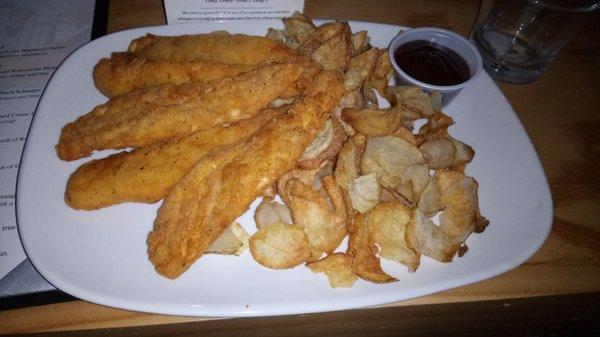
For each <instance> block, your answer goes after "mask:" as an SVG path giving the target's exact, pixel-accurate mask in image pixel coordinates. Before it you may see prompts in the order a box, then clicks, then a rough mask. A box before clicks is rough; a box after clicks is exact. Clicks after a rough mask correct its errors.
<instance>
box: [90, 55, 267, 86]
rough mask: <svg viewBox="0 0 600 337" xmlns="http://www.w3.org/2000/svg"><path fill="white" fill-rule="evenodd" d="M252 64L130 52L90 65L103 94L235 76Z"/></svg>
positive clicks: (248, 68)
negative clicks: (159, 57) (162, 57)
mask: <svg viewBox="0 0 600 337" xmlns="http://www.w3.org/2000/svg"><path fill="white" fill-rule="evenodd" d="M255 67H256V66H253V65H243V64H224V63H214V62H205V61H188V62H175V61H170V60H153V59H149V58H147V57H143V56H140V57H137V56H135V55H134V54H132V53H128V52H120V53H113V54H112V55H111V57H110V58H103V59H102V60H100V62H98V64H97V65H96V67H94V73H93V75H94V83H95V84H96V88H98V90H100V92H101V93H103V94H104V95H105V96H107V97H114V96H117V95H121V94H124V93H127V92H130V91H133V90H135V89H140V88H146V87H151V86H155V85H159V84H164V83H174V84H182V83H186V82H191V81H204V82H208V81H212V80H217V79H221V78H225V77H233V76H237V75H239V74H241V73H244V72H247V71H250V70H252V69H254V68H255Z"/></svg>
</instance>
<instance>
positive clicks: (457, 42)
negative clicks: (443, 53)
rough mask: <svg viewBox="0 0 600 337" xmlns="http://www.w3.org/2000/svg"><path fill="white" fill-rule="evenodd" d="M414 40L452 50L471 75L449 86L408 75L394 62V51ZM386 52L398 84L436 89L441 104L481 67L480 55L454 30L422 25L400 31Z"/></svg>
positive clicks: (456, 92)
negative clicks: (461, 59) (440, 98)
mask: <svg viewBox="0 0 600 337" xmlns="http://www.w3.org/2000/svg"><path fill="white" fill-rule="evenodd" d="M415 40H425V41H429V42H432V43H436V44H439V45H442V46H444V47H446V48H449V49H451V50H453V51H454V52H456V53H457V54H458V55H460V56H461V57H462V58H463V59H464V60H465V62H466V63H467V66H468V67H469V72H470V73H471V77H470V78H469V79H468V80H467V81H465V82H463V83H460V84H456V85H450V86H440V85H433V84H429V83H424V82H421V81H419V80H417V79H415V78H412V77H410V76H409V75H408V74H406V73H405V72H404V71H403V70H402V68H400V67H399V66H398V64H397V63H396V60H395V59H394V52H395V51H396V49H398V47H400V46H401V45H403V44H405V43H408V42H411V41H415ZM388 53H389V57H390V61H391V62H392V65H393V67H394V78H395V79H396V83H397V84H398V85H412V86H419V87H421V88H423V90H424V91H426V92H434V91H437V92H439V93H440V94H442V106H446V105H447V104H449V103H450V101H452V99H454V97H455V96H456V95H457V94H458V93H459V92H460V91H461V90H462V89H463V88H464V87H466V86H468V85H469V84H470V83H471V82H472V81H473V80H474V79H475V78H476V77H477V76H479V74H480V73H481V69H482V68H483V66H482V62H481V55H480V54H479V51H478V50H477V48H475V46H474V45H473V44H472V43H471V42H470V41H469V40H467V39H465V38H464V37H462V36H460V35H458V34H456V33H454V32H451V31H448V30H445V29H441V28H432V27H423V28H413V29H409V30H406V31H404V32H401V33H400V34H398V35H397V36H396V37H395V38H394V39H393V40H392V42H390V45H389V48H388Z"/></svg>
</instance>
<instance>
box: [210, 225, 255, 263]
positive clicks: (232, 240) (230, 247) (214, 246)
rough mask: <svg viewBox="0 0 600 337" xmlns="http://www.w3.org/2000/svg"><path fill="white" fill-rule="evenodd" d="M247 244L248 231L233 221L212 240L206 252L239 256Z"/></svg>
mask: <svg viewBox="0 0 600 337" xmlns="http://www.w3.org/2000/svg"><path fill="white" fill-rule="evenodd" d="M247 246H248V233H247V232H246V230H245V229H244V227H242V226H240V224H239V223H237V222H234V223H232V224H231V225H229V226H228V227H227V228H225V230H224V231H223V232H222V233H221V235H219V237H217V239H216V240H215V241H213V242H212V243H211V244H210V246H208V249H207V250H206V252H207V253H214V254H227V255H231V254H233V255H236V256H239V255H240V254H241V253H243V252H244V251H245V250H246V248H247Z"/></svg>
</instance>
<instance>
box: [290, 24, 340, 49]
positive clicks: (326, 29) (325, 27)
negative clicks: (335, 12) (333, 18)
mask: <svg viewBox="0 0 600 337" xmlns="http://www.w3.org/2000/svg"><path fill="white" fill-rule="evenodd" d="M340 33H341V34H344V35H348V36H349V35H350V26H348V23H346V22H328V23H324V24H322V25H320V26H319V27H317V30H316V31H315V32H314V33H312V34H311V35H310V36H309V37H308V38H307V39H306V40H304V41H303V42H302V44H300V47H299V48H298V51H299V52H300V53H301V54H303V55H311V54H312V53H313V52H314V51H315V50H316V49H317V48H319V47H320V46H321V45H322V44H323V43H325V41H327V40H329V39H330V38H331V37H333V36H335V35H337V34H340Z"/></svg>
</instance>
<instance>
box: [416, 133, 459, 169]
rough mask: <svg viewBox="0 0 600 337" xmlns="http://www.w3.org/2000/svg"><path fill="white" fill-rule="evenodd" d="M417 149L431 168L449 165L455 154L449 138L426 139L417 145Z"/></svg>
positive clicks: (454, 148)
mask: <svg viewBox="0 0 600 337" xmlns="http://www.w3.org/2000/svg"><path fill="white" fill-rule="evenodd" d="M419 150H421V152H422V153H423V156H424V157H425V160H426V161H427V163H428V164H429V168H430V169H432V170H436V169H440V168H447V167H451V166H452V164H453V163H454V157H455V156H456V147H455V146H454V143H453V142H452V140H450V139H449V138H438V139H432V140H428V141H426V142H424V143H423V144H421V146H419Z"/></svg>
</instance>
